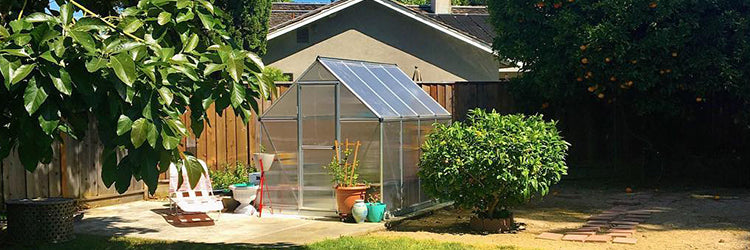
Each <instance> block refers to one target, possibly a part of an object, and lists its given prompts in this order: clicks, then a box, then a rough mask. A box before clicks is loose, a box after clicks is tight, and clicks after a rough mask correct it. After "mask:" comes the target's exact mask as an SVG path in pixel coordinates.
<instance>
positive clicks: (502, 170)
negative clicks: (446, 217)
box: [419, 109, 570, 218]
mask: <svg viewBox="0 0 750 250" xmlns="http://www.w3.org/2000/svg"><path fill="white" fill-rule="evenodd" d="M555 125H556V122H555V121H549V122H547V121H544V120H543V119H542V116H541V115H533V116H525V115H522V114H516V115H500V114H498V113H497V112H495V111H494V110H493V111H492V112H491V113H487V112H486V111H484V110H481V109H475V110H470V111H469V115H468V119H467V120H466V122H465V123H461V122H455V123H453V124H451V125H448V126H446V125H443V124H436V128H435V130H434V131H433V132H432V133H430V134H429V135H427V139H426V141H425V142H424V144H423V145H422V151H423V152H422V156H421V158H420V163H419V165H420V168H419V177H420V178H421V180H422V186H423V188H424V190H425V192H426V193H427V194H428V195H431V196H432V197H434V198H439V199H445V200H452V201H454V202H455V204H456V205H457V206H459V207H462V208H466V209H473V210H474V213H476V214H477V215H478V216H479V217H482V218H504V217H507V216H508V215H509V212H508V211H507V209H509V207H510V206H513V205H517V204H521V203H524V202H527V201H529V200H530V199H531V198H534V197H537V196H539V197H541V196H544V195H546V194H547V193H548V191H549V187H550V185H552V184H554V183H557V182H558V181H559V180H560V177H561V176H562V175H565V174H566V171H567V166H566V163H565V156H566V155H567V151H568V146H569V145H570V144H569V143H567V142H566V141H564V140H563V139H562V137H561V136H560V135H559V133H558V131H557V128H556V127H555Z"/></svg>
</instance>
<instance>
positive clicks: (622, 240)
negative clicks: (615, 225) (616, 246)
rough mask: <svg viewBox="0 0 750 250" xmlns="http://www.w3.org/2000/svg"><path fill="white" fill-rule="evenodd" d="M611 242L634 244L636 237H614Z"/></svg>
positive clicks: (636, 240)
mask: <svg viewBox="0 0 750 250" xmlns="http://www.w3.org/2000/svg"><path fill="white" fill-rule="evenodd" d="M612 242H613V243H620V244H630V245H634V244H635V243H636V242H638V239H636V238H630V237H615V239H614V240H612Z"/></svg>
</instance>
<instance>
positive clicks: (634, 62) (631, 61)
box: [630, 60, 638, 64]
mask: <svg viewBox="0 0 750 250" xmlns="http://www.w3.org/2000/svg"><path fill="white" fill-rule="evenodd" d="M630 63H632V64H636V63H638V60H630Z"/></svg>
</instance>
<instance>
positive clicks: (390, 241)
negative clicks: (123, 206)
mask: <svg viewBox="0 0 750 250" xmlns="http://www.w3.org/2000/svg"><path fill="white" fill-rule="evenodd" d="M6 247H10V249H159V250H166V249H179V250H186V249H209V250H210V249H258V248H268V247H282V248H288V249H310V250H317V249H399V250H408V249H414V250H424V249H446V250H449V249H450V250H452V249H476V248H475V247H473V246H470V245H465V244H462V243H456V242H438V241H432V240H415V239H410V238H405V237H399V238H389V237H376V236H357V237H348V236H346V237H341V238H338V239H331V240H325V241H321V242H317V243H314V244H310V245H306V246H293V245H278V244H273V245H263V244H261V245H257V244H222V243H218V244H209V243H189V242H178V241H161V240H150V239H142V238H133V237H106V236H94V235H82V234H79V235H76V239H75V240H72V241H69V242H65V243H60V244H43V245H33V246H18V245H4V244H0V249H8V248H6ZM496 249H516V248H514V247H499V248H496Z"/></svg>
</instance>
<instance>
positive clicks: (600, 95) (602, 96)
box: [596, 93, 604, 99]
mask: <svg viewBox="0 0 750 250" xmlns="http://www.w3.org/2000/svg"><path fill="white" fill-rule="evenodd" d="M596 97H599V99H604V93H599V94H598V95H596Z"/></svg>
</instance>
